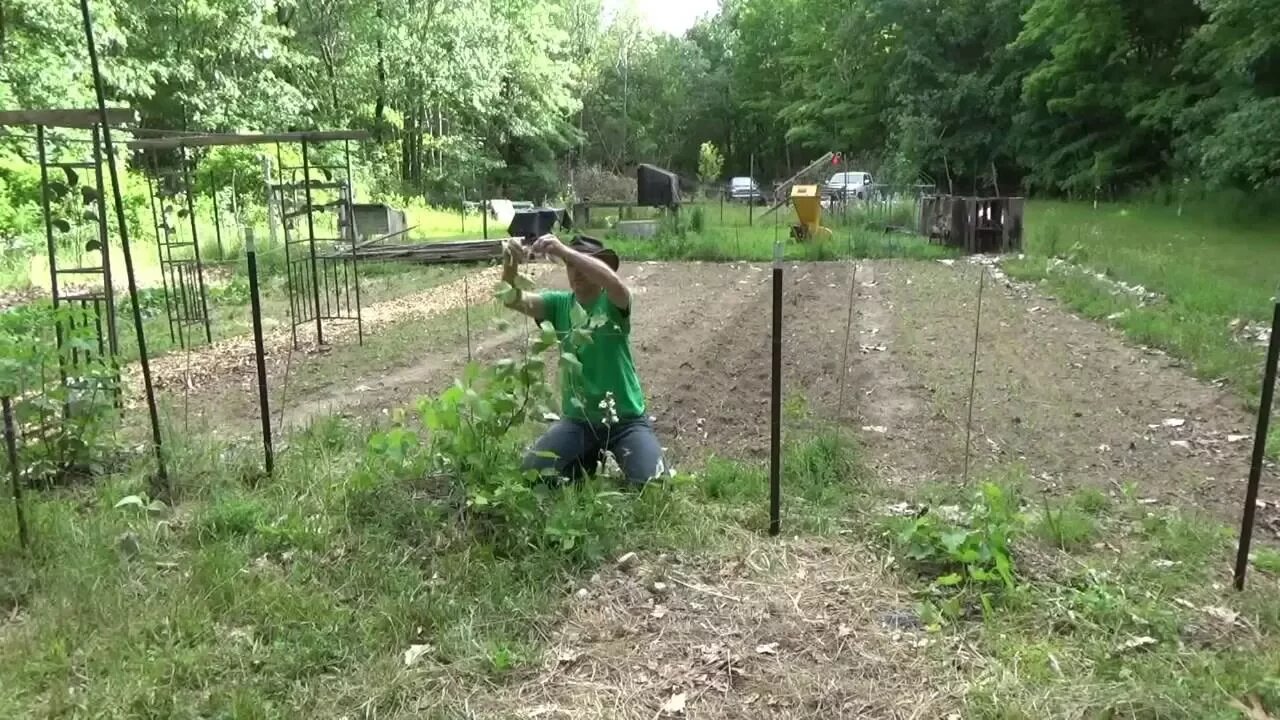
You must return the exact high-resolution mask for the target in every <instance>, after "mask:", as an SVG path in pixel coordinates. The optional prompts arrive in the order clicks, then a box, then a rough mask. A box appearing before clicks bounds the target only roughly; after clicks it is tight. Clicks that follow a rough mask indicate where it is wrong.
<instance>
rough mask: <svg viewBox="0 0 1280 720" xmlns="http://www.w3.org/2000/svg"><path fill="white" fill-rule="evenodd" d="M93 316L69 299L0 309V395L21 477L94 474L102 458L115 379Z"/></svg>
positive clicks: (50, 479)
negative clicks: (14, 431) (14, 429)
mask: <svg viewBox="0 0 1280 720" xmlns="http://www.w3.org/2000/svg"><path fill="white" fill-rule="evenodd" d="M96 322H97V318H96V317H95V316H94V314H93V312H92V311H91V310H85V309H82V308H79V307H77V306H75V305H72V304H66V305H63V306H61V307H59V308H57V309H54V308H53V307H52V306H49V305H45V304H40V305H28V306H23V307H18V308H13V309H11V310H8V311H6V312H3V313H0V396H5V397H9V398H12V400H13V411H14V419H15V421H16V424H17V426H18V432H19V435H20V436H21V437H20V443H21V450H20V452H19V463H20V465H21V473H22V475H23V476H24V477H25V478H27V481H28V482H29V483H36V482H53V481H56V480H59V479H63V478H66V477H69V476H77V475H92V474H96V473H97V472H99V471H100V470H101V469H102V467H103V465H104V463H105V460H106V458H107V455H108V450H109V442H108V440H109V437H108V434H107V432H106V431H107V429H108V421H109V419H110V417H111V415H112V403H113V401H114V399H115V396H116V392H117V382H118V380H117V375H116V370H115V368H114V366H113V364H112V363H111V362H110V361H109V360H108V359H107V358H105V357H103V356H102V355H101V354H100V353H99V347H98V337H97V331H96ZM55 328H58V329H59V331H60V332H61V343H59V342H58V341H57V339H56V337H55Z"/></svg>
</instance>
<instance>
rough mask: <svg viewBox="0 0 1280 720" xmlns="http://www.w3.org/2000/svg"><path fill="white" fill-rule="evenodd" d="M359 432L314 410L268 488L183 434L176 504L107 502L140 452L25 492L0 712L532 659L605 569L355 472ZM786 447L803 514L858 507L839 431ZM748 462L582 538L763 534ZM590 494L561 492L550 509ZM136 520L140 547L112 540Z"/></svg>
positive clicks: (276, 691) (260, 702)
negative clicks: (122, 469) (24, 544)
mask: <svg viewBox="0 0 1280 720" xmlns="http://www.w3.org/2000/svg"><path fill="white" fill-rule="evenodd" d="M365 434H366V430H365V429H364V428H362V427H360V426H357V425H353V424H349V423H346V422H343V421H340V420H336V419H326V420H324V421H321V422H317V423H315V424H314V425H313V426H312V428H311V429H310V430H309V431H307V432H305V433H303V434H301V435H300V436H299V437H296V438H294V440H293V442H292V443H291V447H290V448H289V449H288V450H287V451H285V452H284V453H283V454H282V455H281V457H280V458H279V464H278V466H277V474H276V477H274V478H272V479H270V480H263V479H260V478H259V477H258V475H257V474H256V472H254V470H253V468H254V465H255V461H254V460H253V457H254V450H253V448H252V446H248V447H236V446H230V445H225V444H221V443H215V442H212V441H209V440H208V439H207V438H206V437H202V436H196V437H192V438H189V439H187V440H185V441H180V444H178V445H176V446H174V447H171V452H172V453H173V474H174V477H175V478H177V481H178V483H180V495H181V498H182V502H181V504H180V505H179V506H178V507H177V508H175V509H174V510H173V511H171V512H164V513H159V514H148V513H147V512H146V511H144V510H140V509H139V508H136V507H128V508H120V509H115V508H113V505H114V504H115V503H116V501H118V500H119V499H120V498H121V497H124V496H126V495H129V494H135V493H139V492H142V491H143V490H144V489H145V487H146V480H145V477H144V472H143V471H144V470H145V466H146V458H145V457H140V458H139V461H138V465H139V468H138V469H137V470H136V471H134V472H128V473H122V474H121V475H118V476H115V477H112V478H108V479H106V480H104V481H102V482H101V483H99V484H98V485H96V486H94V487H88V488H81V489H79V490H76V491H73V492H68V493H60V494H59V493H49V494H43V495H35V496H34V497H33V498H32V500H31V502H30V503H29V510H28V512H29V514H30V516H31V518H32V525H33V536H34V537H35V539H36V546H35V549H34V552H33V554H32V555H31V556H30V557H24V556H23V554H22V553H21V552H20V551H19V550H18V549H17V548H16V547H15V542H16V541H15V539H14V538H13V536H12V534H11V533H9V532H6V533H4V534H3V536H2V537H0V611H3V612H0V615H3V616H6V617H13V615H12V614H13V613H15V612H16V613H17V617H19V618H20V619H21V622H20V623H18V624H10V625H9V626H7V627H0V633H2V634H3V637H4V642H5V648H6V652H5V653H3V654H2V655H0V683H2V684H3V685H4V687H5V688H6V692H5V693H3V694H2V695H0V715H3V716H4V717H29V716H32V715H33V714H35V713H37V712H39V713H41V714H42V715H43V714H48V715H54V714H60V713H67V714H72V715H77V714H84V713H92V714H94V715H95V716H100V717H164V718H184V717H190V718H195V717H285V716H289V717H293V716H298V715H300V714H307V713H319V714H320V715H328V714H332V713H333V712H334V711H335V710H336V709H337V708H338V707H343V708H347V709H354V708H355V707H356V706H361V707H363V708H364V709H365V710H368V711H369V712H377V713H378V714H380V715H381V714H384V713H385V714H394V713H395V712H396V711H404V709H405V708H406V707H408V706H407V705H406V703H410V702H412V698H413V697H419V696H422V694H423V693H432V692H439V687H438V686H436V687H435V689H434V690H433V689H432V688H433V686H432V684H431V683H432V680H431V678H432V676H433V675H434V673H427V674H420V673H417V672H409V671H406V670H405V669H404V668H403V664H402V659H401V654H402V653H403V651H404V650H405V649H406V648H408V647H409V646H410V645H412V644H429V645H431V646H432V649H431V651H430V652H429V654H428V656H427V658H426V659H425V661H424V663H425V664H426V665H427V666H429V667H437V668H441V669H442V670H443V671H445V672H447V673H448V675H449V676H451V677H453V678H456V679H463V678H468V677H471V678H477V679H484V678H489V679H493V680H496V679H499V678H500V677H501V676H503V675H505V674H506V673H509V672H511V671H513V670H516V669H519V668H521V667H524V666H526V665H527V664H529V663H532V662H536V661H537V660H538V658H539V655H538V652H539V650H540V649H541V647H542V642H543V635H542V634H541V632H540V631H539V629H538V628H539V626H540V624H541V622H542V621H543V619H544V618H546V617H547V615H548V613H550V612H551V611H552V610H553V609H554V608H555V606H556V604H557V603H558V602H559V600H560V599H561V598H564V597H565V596H566V595H568V594H569V592H568V589H571V588H572V587H573V586H574V585H575V584H576V583H580V582H582V580H583V578H585V577H586V576H587V575H589V574H590V572H591V571H592V568H593V566H594V565H595V564H596V561H591V560H589V559H583V558H581V557H577V556H574V555H570V554H567V553H564V552H559V551H557V550H555V549H551V548H546V547H543V548H528V549H527V550H526V551H524V552H521V553H518V554H515V555H511V554H502V553H498V552H496V551H495V549H494V548H493V547H492V546H490V545H489V544H488V543H487V542H486V541H485V540H484V536H483V534H477V533H476V532H475V531H473V530H471V529H469V528H468V527H467V526H465V525H460V524H458V523H457V522H456V521H455V520H454V519H453V518H454V515H455V511H454V510H453V509H451V508H448V507H445V506H443V505H441V504H440V503H438V502H435V501H433V500H432V497H433V494H432V491H431V488H430V484H429V483H425V482H400V481H395V480H392V479H390V478H373V481H372V483H371V484H370V483H369V482H361V483H353V482H351V478H352V477H353V475H355V474H357V472H358V470H359V468H360V466H361V463H362V462H363V461H364V460H363V458H364V437H365ZM788 457H789V458H790V459H791V461H792V462H793V463H794V466H795V469H794V471H793V473H794V483H795V485H794V490H793V491H792V492H794V493H795V497H796V500H795V502H796V507H797V508H798V510H797V512H799V513H800V514H803V515H805V516H813V517H816V516H818V515H824V516H826V517H827V518H833V517H834V516H835V514H836V513H838V512H839V509H840V508H847V507H849V505H848V503H839V504H834V505H833V503H832V501H831V500H832V498H834V497H837V496H839V497H844V498H848V497H849V495H848V494H847V493H844V492H840V493H836V492H835V490H836V489H837V487H838V486H845V485H848V484H849V483H851V482H855V483H856V479H857V474H858V470H857V465H856V460H855V457H854V455H853V449H852V447H851V446H850V445H849V444H848V443H847V442H845V441H843V440H841V439H838V438H835V437H834V436H819V437H817V438H815V439H812V440H809V441H805V442H800V443H798V444H795V445H792V446H791V447H790V448H789V455H788ZM761 472H762V470H761V469H760V468H758V467H755V466H750V467H748V466H742V465H739V464H735V463H732V462H730V461H723V462H717V463H714V464H713V465H712V467H710V468H708V470H707V478H708V484H705V485H704V484H703V483H700V482H693V481H690V480H688V479H676V480H675V481H672V482H671V483H669V484H668V485H666V486H663V487H653V488H651V489H649V490H647V491H646V492H644V493H642V494H640V495H637V496H633V497H631V498H630V499H625V498H624V499H623V501H621V502H619V503H616V504H615V510H614V512H613V513H611V514H610V515H609V516H608V517H607V518H604V519H603V520H602V522H603V523H604V524H602V525H598V526H597V527H595V528H594V529H593V530H594V535H595V538H594V539H595V540H596V546H597V547H598V548H599V549H600V550H601V551H602V552H603V557H604V558H608V557H612V556H614V554H616V553H617V552H619V551H621V550H623V549H636V548H643V549H644V550H645V552H657V551H659V550H664V549H683V550H692V549H695V548H697V549H700V550H705V549H706V548H707V547H708V546H711V545H714V544H715V543H716V542H719V540H717V538H719V537H721V535H722V530H723V528H724V525H725V524H726V523H731V524H732V523H740V522H741V523H745V524H746V525H747V526H748V527H750V528H752V529H762V526H761V524H762V523H763V522H764V520H765V518H764V517H763V515H761V512H760V511H761V509H762V508H763V506H764V503H763V496H762V492H765V491H763V490H762V489H761V488H763V487H764V486H765V484H764V483H761V482H759V478H760V473H761ZM712 478H715V480H714V483H715V487H717V488H719V491H720V494H717V493H715V492H713V491H711V490H710V489H709V488H710V487H711V485H710V484H709V483H710V482H711V479H712ZM855 486H856V485H855ZM585 496H586V493H585V492H584V493H575V492H573V491H566V492H565V494H564V495H563V497H562V498H561V500H560V503H559V504H561V505H563V506H568V507H572V506H574V505H577V504H581V503H583V502H585V501H584V500H583V498H584V497H585ZM728 497H733V498H734V500H733V501H728V500H727V498H728ZM713 498H717V499H718V500H719V501H720V502H713ZM128 533H132V536H131V538H132V539H133V540H136V543H137V546H138V547H139V551H138V553H137V555H136V556H134V555H131V554H129V553H124V554H122V551H121V550H120V548H121V547H122V546H123V545H125V544H132V541H133V540H130V541H123V540H121V538H122V537H124V536H125V535H126V534H128ZM411 686H412V687H414V689H413V692H412V693H409V692H407V690H406V688H409V687H411ZM393 689H399V690H406V691H405V692H392V691H391V690H393ZM370 698H374V699H373V700H372V701H370V700H369V699H370ZM366 701H369V702H371V703H372V705H364V703H366Z"/></svg>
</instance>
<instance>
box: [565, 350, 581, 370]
mask: <svg viewBox="0 0 1280 720" xmlns="http://www.w3.org/2000/svg"><path fill="white" fill-rule="evenodd" d="M560 362H562V363H564V364H566V365H568V366H569V367H570V368H572V369H573V371H575V372H582V361H581V360H579V359H578V356H577V355H574V354H573V353H568V352H567V353H561V354H560Z"/></svg>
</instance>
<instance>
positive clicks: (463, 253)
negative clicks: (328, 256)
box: [334, 239, 506, 265]
mask: <svg viewBox="0 0 1280 720" xmlns="http://www.w3.org/2000/svg"><path fill="white" fill-rule="evenodd" d="M504 242H506V240H502V239H499V240H458V241H455V242H433V243H377V244H372V245H368V246H365V247H361V248H359V249H358V250H357V254H358V255H359V259H360V260H403V261H406V262H414V263H422V264H426V265H434V264H444V263H461V262H477V261H481V260H496V259H498V258H500V257H502V244H503V243H504ZM350 256H351V250H349V249H343V250H342V251H341V252H338V253H336V254H335V255H334V257H350Z"/></svg>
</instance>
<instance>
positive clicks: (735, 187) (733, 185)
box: [729, 177, 764, 203]
mask: <svg viewBox="0 0 1280 720" xmlns="http://www.w3.org/2000/svg"><path fill="white" fill-rule="evenodd" d="M729 199H730V200H738V201H741V202H753V203H763V202H764V193H762V192H760V186H759V185H757V184H756V181H755V179H754V178H749V177H736V178H733V179H732V180H730V181H729Z"/></svg>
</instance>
